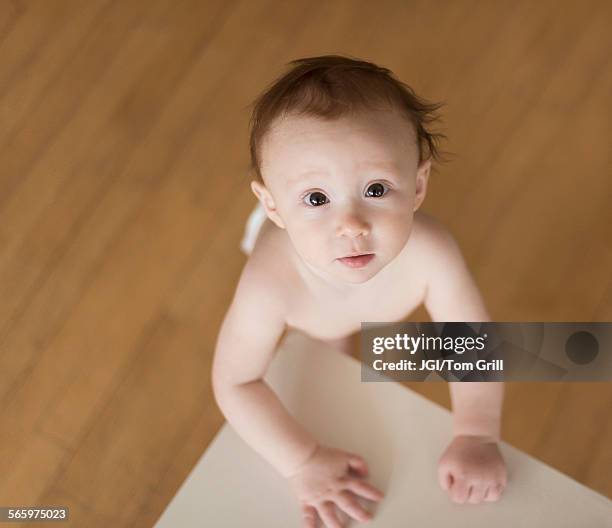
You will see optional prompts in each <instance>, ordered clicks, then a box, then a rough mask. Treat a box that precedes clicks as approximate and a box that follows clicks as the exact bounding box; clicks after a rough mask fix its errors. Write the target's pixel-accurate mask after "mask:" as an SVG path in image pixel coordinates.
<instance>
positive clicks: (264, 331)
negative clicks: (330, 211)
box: [212, 263, 317, 476]
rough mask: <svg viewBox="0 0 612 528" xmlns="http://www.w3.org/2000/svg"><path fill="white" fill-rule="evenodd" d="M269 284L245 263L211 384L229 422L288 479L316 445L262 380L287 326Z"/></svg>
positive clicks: (281, 305)
mask: <svg viewBox="0 0 612 528" xmlns="http://www.w3.org/2000/svg"><path fill="white" fill-rule="evenodd" d="M268 282H269V280H268V279H267V278H266V276H265V274H264V273H263V272H262V271H260V270H258V269H257V268H256V267H255V266H253V265H252V263H247V265H246V266H245V269H244V271H243V273H242V275H241V277H240V281H239V283H238V286H237V288H236V292H235V295H234V298H233V300H232V303H231V305H230V307H229V309H228V311H227V313H226V315H225V319H224V321H223V324H222V325H221V329H220V332H219V336H218V338H217V343H216V348H215V356H214V360H213V367H212V383H213V391H214V395H215V398H216V400H217V403H218V405H219V408H220V409H221V410H222V411H223V414H224V415H225V417H226V418H227V421H228V422H229V423H230V424H231V425H232V427H233V428H234V429H235V430H236V431H237V432H238V434H239V435H240V436H241V437H242V438H243V439H244V440H245V441H246V442H247V443H248V444H249V445H250V446H251V447H252V448H253V449H254V450H255V451H257V452H258V453H259V454H260V455H261V456H263V458H265V459H266V460H267V461H268V462H270V464H272V466H273V467H274V468H275V469H276V470H277V471H278V472H279V473H281V475H283V476H288V475H290V474H291V473H293V472H294V471H295V470H296V469H297V468H298V467H299V466H301V465H302V464H303V463H304V462H305V461H306V460H307V459H308V458H309V457H310V455H311V454H312V453H313V452H314V450H315V448H316V446H317V442H316V440H315V439H314V438H313V437H312V436H311V435H310V434H309V433H308V432H307V431H306V430H305V429H304V428H303V427H302V426H300V425H299V424H298V423H297V422H296V421H295V420H294V419H293V418H292V417H291V415H290V414H289V412H288V411H287V410H286V409H285V408H284V406H283V405H282V404H281V402H280V400H279V399H278V397H277V396H276V394H275V393H274V392H273V391H272V390H271V389H270V387H269V386H268V385H267V384H266V382H265V381H264V380H263V377H264V375H265V372H266V370H267V368H268V365H269V364H270V362H271V361H272V359H273V356H274V353H275V352H276V347H277V344H278V341H279V339H280V338H281V336H282V334H283V332H284V328H285V323H284V314H285V307H284V303H283V301H282V297H281V296H280V295H277V294H276V292H277V288H276V287H272V288H270V287H268Z"/></svg>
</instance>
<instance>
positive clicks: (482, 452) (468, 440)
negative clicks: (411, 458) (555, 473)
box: [425, 223, 506, 503]
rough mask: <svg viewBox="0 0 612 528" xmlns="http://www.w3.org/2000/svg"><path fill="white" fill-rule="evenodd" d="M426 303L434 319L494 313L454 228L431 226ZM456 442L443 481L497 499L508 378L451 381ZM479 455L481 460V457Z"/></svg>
mask: <svg viewBox="0 0 612 528" xmlns="http://www.w3.org/2000/svg"><path fill="white" fill-rule="evenodd" d="M430 241H431V244H430V248H431V265H430V266H429V270H430V272H431V275H430V279H429V281H428V287H427V293H426V297H425V306H426V308H427V311H428V313H429V314H430V316H431V318H432V320H433V321H444V322H448V321H459V322H485V321H490V316H489V314H488V312H487V310H486V307H485V305H484V301H483V299H482V296H481V295H480V292H479V291H478V288H477V286H476V284H475V281H474V279H473V277H472V275H471V273H470V271H469V269H468V267H467V265H466V263H465V260H464V259H463V256H462V254H461V250H460V249H459V246H458V244H457V242H456V241H455V239H454V238H453V236H452V235H451V233H450V232H448V230H447V229H446V228H444V227H443V226H441V225H440V224H437V223H435V224H432V225H431V238H430ZM449 388H450V394H451V401H452V406H453V437H454V439H453V442H451V444H450V446H449V447H448V449H447V450H446V452H445V453H444V454H443V455H442V457H441V460H440V464H439V477H440V485H441V486H442V487H443V489H446V490H448V491H449V493H450V495H451V498H452V499H453V500H454V501H455V502H465V501H466V500H467V501H468V502H472V503H478V502H480V501H481V500H487V501H495V500H497V499H498V498H499V496H500V495H501V492H502V491H503V488H504V487H505V485H506V469H505V464H504V463H503V459H502V458H501V453H499V450H498V448H497V444H496V442H498V441H499V440H500V433H501V430H500V429H501V413H502V404H503V395H504V384H503V382H450V383H449ZM479 460H480V461H481V462H479Z"/></svg>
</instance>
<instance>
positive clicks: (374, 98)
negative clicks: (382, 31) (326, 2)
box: [250, 56, 445, 283]
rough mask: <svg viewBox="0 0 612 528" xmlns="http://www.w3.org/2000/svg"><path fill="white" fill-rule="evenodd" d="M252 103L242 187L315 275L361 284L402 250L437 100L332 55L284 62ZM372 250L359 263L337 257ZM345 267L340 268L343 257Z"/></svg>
mask: <svg viewBox="0 0 612 528" xmlns="http://www.w3.org/2000/svg"><path fill="white" fill-rule="evenodd" d="M291 64H292V65H293V68H292V69H291V70H290V71H289V72H287V73H286V74H284V75H283V76H282V77H281V78H279V79H278V80H276V81H275V82H274V83H273V84H272V85H271V86H270V87H269V88H268V89H267V90H266V91H265V92H264V93H263V94H262V95H261V96H260V97H259V98H258V99H257V100H256V101H255V105H254V110H253V115H252V118H251V139H250V146H251V164H252V169H253V171H254V174H255V179H254V181H252V182H251V188H252V190H253V192H254V193H255V195H256V196H257V198H258V199H259V200H260V201H261V202H262V204H263V205H264V207H265V209H266V213H267V215H268V217H269V218H270V220H272V221H273V222H274V223H275V224H276V225H277V226H278V227H280V228H282V229H286V231H287V234H288V236H289V238H290V240H291V242H292V244H293V247H294V249H295V252H296V254H297V255H298V256H299V257H300V259H301V260H302V261H303V262H304V264H305V265H306V266H307V267H308V268H310V269H311V271H313V272H314V273H316V274H317V275H319V276H320V277H324V278H326V279H328V280H331V281H334V282H336V283H337V282H342V283H346V282H350V283H362V282H365V281H367V280H369V279H370V278H372V277H373V276H374V275H376V274H377V273H378V272H379V271H380V270H381V269H383V268H384V267H385V266H386V265H387V264H388V263H389V262H391V261H392V260H393V259H394V258H395V257H396V256H397V255H398V254H399V253H400V252H401V251H402V249H403V248H404V246H405V245H406V242H407V241H408V238H409V237H410V233H411V230H412V222H413V216H414V212H415V211H416V210H417V209H418V208H419V207H420V205H421V204H422V202H423V200H424V198H425V193H426V191H427V181H428V178H429V172H430V169H431V163H432V159H435V160H440V159H441V156H440V153H439V151H438V149H437V147H436V142H437V141H438V139H439V138H441V137H442V138H443V137H445V136H444V135H443V134H434V133H431V132H429V131H427V130H426V125H427V124H429V123H431V122H432V121H435V120H437V119H439V118H438V117H437V116H435V114H434V113H435V111H436V110H438V109H439V107H440V106H442V105H441V104H430V103H427V102H425V101H424V100H422V99H420V98H418V97H417V96H416V95H415V94H414V92H413V91H412V89H411V88H410V87H408V86H407V85H405V84H403V83H402V82H400V81H398V80H397V79H395V78H394V77H393V74H392V73H391V72H390V71H389V70H387V69H385V68H381V67H379V66H376V65H375V64H372V63H369V62H364V61H360V60H355V59H352V58H347V57H341V56H324V57H313V58H306V59H300V60H296V61H292V62H291ZM356 254H373V257H370V258H369V259H368V258H366V259H360V260H362V262H361V266H356V264H359V262H354V261H346V260H339V259H341V258H342V257H347V256H352V255H356ZM351 263H352V264H353V265H350V264H351Z"/></svg>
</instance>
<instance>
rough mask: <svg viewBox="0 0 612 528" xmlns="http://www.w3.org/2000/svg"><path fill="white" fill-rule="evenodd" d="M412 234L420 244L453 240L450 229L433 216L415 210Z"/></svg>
mask: <svg viewBox="0 0 612 528" xmlns="http://www.w3.org/2000/svg"><path fill="white" fill-rule="evenodd" d="M413 235H414V236H415V238H416V239H417V241H419V242H420V243H421V244H425V245H429V246H431V245H435V244H443V243H450V242H452V241H454V240H455V238H454V237H453V235H452V233H451V231H450V229H449V228H448V227H447V226H446V225H445V224H443V223H442V221H440V220H439V219H437V218H436V217H435V216H433V215H431V214H429V213H425V212H423V211H417V212H416V213H415V215H414V230H413Z"/></svg>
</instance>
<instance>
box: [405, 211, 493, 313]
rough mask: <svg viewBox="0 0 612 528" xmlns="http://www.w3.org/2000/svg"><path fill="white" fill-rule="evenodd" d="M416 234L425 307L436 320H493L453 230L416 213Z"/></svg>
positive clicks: (427, 216)
mask: <svg viewBox="0 0 612 528" xmlns="http://www.w3.org/2000/svg"><path fill="white" fill-rule="evenodd" d="M417 216H418V219H417ZM414 235H415V243H416V245H418V247H419V250H420V252H421V254H422V255H423V260H422V261H421V262H422V263H423V265H424V268H423V270H424V275H425V276H426V282H427V288H426V295H425V307H426V309H427V311H428V313H429V315H430V317H431V319H432V321H487V320H489V314H488V312H487V309H486V307H485V305H484V301H483V298H482V296H481V294H480V291H479V290H478V287H477V285H476V282H475V280H474V277H473V276H472V273H471V272H470V270H469V269H468V266H467V263H466V261H465V258H464V257H463V254H462V251H461V248H460V247H459V244H458V242H457V239H456V238H455V236H454V235H453V233H452V232H451V230H450V229H449V228H448V227H447V226H446V225H444V224H443V223H442V222H441V221H440V220H438V219H436V218H434V217H433V216H432V215H429V214H426V213H420V214H418V215H416V214H415V222H414Z"/></svg>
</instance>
